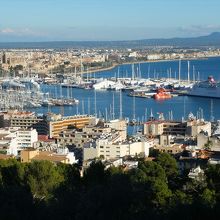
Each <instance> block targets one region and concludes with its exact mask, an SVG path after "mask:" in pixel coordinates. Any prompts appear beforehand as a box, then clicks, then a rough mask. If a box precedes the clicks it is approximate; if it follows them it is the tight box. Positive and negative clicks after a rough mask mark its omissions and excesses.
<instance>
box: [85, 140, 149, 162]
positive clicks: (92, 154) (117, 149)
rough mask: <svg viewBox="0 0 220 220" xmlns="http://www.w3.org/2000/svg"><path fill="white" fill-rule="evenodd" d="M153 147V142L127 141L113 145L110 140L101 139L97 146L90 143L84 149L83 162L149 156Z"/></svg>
mask: <svg viewBox="0 0 220 220" xmlns="http://www.w3.org/2000/svg"><path fill="white" fill-rule="evenodd" d="M152 147H153V140H142V141H134V142H133V141H129V142H128V141H127V142H123V143H120V142H119V143H115V144H113V143H111V142H109V140H108V139H99V140H98V141H97V142H96V143H95V144H94V143H93V144H92V143H90V144H88V146H87V147H84V148H83V160H84V161H86V160H89V159H94V158H98V157H101V158H104V159H113V158H121V157H125V156H136V155H139V154H143V155H144V156H145V157H148V156H149V149H150V148H152Z"/></svg>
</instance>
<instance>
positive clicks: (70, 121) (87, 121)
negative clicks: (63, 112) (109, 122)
mask: <svg viewBox="0 0 220 220" xmlns="http://www.w3.org/2000/svg"><path fill="white" fill-rule="evenodd" d="M96 121H97V119H96V118H95V117H94V116H89V115H75V116H70V117H61V116H54V115H52V117H50V119H49V136H50V138H59V134H60V133H61V132H63V131H65V130H67V129H68V128H69V127H75V128H78V129H82V128H84V127H85V126H86V125H95V124H96Z"/></svg>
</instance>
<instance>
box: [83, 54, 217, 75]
mask: <svg viewBox="0 0 220 220" xmlns="http://www.w3.org/2000/svg"><path fill="white" fill-rule="evenodd" d="M213 57H220V56H210V57H198V58H194V57H193V58H188V59H186V58H184V59H180V60H181V61H188V60H189V61H191V60H207V59H209V58H213ZM173 61H179V59H173V60H172V59H167V60H165V59H162V60H146V61H135V62H125V63H114V64H113V65H112V66H110V67H106V68H103V69H96V70H90V71H88V72H85V71H84V72H82V73H81V74H86V73H89V74H90V73H101V72H104V71H108V70H112V69H114V68H115V67H118V66H122V65H132V64H139V63H161V62H173Z"/></svg>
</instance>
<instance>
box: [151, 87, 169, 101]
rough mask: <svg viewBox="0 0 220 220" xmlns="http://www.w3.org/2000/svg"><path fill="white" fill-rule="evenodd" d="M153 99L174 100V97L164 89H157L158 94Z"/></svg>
mask: <svg viewBox="0 0 220 220" xmlns="http://www.w3.org/2000/svg"><path fill="white" fill-rule="evenodd" d="M153 98H154V99H156V100H161V99H170V98H172V95H171V94H170V93H169V92H167V91H166V90H165V89H164V88H159V89H157V93H156V94H155V95H153Z"/></svg>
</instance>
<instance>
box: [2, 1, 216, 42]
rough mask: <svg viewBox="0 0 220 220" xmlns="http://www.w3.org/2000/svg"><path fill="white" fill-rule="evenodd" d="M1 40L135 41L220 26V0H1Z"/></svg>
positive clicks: (195, 33) (208, 30) (189, 34)
mask: <svg viewBox="0 0 220 220" xmlns="http://www.w3.org/2000/svg"><path fill="white" fill-rule="evenodd" d="M0 9H1V10H0V41H1V42H2V41H52V40H131V39H146V38H161V37H162V38H169V37H186V36H187V37H192V36H200V35H207V34H209V33H211V32H214V31H220V13H219V9H220V1H219V0H209V1H208V0H0Z"/></svg>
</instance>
